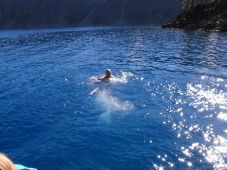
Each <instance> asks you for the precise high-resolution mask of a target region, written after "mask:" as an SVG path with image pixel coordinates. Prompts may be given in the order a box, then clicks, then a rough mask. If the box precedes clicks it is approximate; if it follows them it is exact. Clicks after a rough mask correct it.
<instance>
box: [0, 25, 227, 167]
mask: <svg viewBox="0 0 227 170" xmlns="http://www.w3.org/2000/svg"><path fill="white" fill-rule="evenodd" d="M226 49H227V34H226V33H215V32H213V33H212V32H211V33H210V32H199V31H194V32H192V31H182V30H171V29H160V28H158V27H91V28H70V29H44V30H6V31H1V32H0V76H1V79H0V108H1V110H0V116H1V117H0V120H1V124H0V151H1V152H4V153H7V154H8V155H9V156H10V157H11V158H12V159H13V160H14V162H16V163H22V164H24V165H27V166H31V167H35V168H38V169H39V170H48V169H55V170H75V169H77V170H80V169H81V170H84V169H103V170H104V169H109V170H116V169H118V170H127V169H128V170H133V169H135V170H138V169H140V170H143V169H144V170H149V169H160V170H161V169H226V168H227V51H226ZM106 68H111V69H112V72H113V74H114V75H115V76H116V77H118V78H119V79H120V80H121V81H119V82H116V83H110V84H92V83H91V82H90V78H91V77H93V76H97V75H100V74H102V73H103V72H104V70H105V69H106Z"/></svg>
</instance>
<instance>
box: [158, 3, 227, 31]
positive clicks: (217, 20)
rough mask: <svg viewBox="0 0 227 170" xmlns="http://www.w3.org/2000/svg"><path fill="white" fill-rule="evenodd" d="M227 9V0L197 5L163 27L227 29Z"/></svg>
mask: <svg viewBox="0 0 227 170" xmlns="http://www.w3.org/2000/svg"><path fill="white" fill-rule="evenodd" d="M226 9H227V1H226V0H216V1H214V2H213V3H209V4H202V5H197V6H195V7H194V8H192V9H190V10H188V11H186V12H184V13H182V14H180V15H179V16H178V17H177V19H176V21H174V22H173V23H169V24H167V25H163V26H162V28H180V29H188V30H206V31H227V10H226Z"/></svg>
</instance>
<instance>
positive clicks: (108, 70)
mask: <svg viewBox="0 0 227 170" xmlns="http://www.w3.org/2000/svg"><path fill="white" fill-rule="evenodd" d="M105 74H106V78H110V77H112V73H111V70H110V69H107V70H106V71H105Z"/></svg>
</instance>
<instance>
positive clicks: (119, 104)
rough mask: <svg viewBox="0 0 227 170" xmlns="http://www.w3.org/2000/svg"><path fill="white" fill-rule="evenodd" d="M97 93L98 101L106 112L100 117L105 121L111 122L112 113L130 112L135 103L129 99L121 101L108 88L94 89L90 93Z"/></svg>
mask: <svg viewBox="0 0 227 170" xmlns="http://www.w3.org/2000/svg"><path fill="white" fill-rule="evenodd" d="M93 94H96V102H97V103H98V105H100V106H101V108H102V109H103V110H104V112H103V113H102V114H101V115H100V118H101V119H102V120H104V121H107V122H110V120H111V115H112V114H113V113H116V112H128V111H130V110H132V109H133V108H134V105H133V104H132V103H131V102H129V101H120V100H119V99H118V98H117V97H113V96H111V94H110V91H108V90H100V89H99V88H96V89H94V90H93V91H91V92H90V95H93Z"/></svg>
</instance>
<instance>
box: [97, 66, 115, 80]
mask: <svg viewBox="0 0 227 170" xmlns="http://www.w3.org/2000/svg"><path fill="white" fill-rule="evenodd" d="M112 78H114V76H113V75H112V72H111V70H110V69H107V70H106V71H105V76H104V77H101V78H98V79H97V80H100V81H101V82H105V83H109V82H110V79H112Z"/></svg>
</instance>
